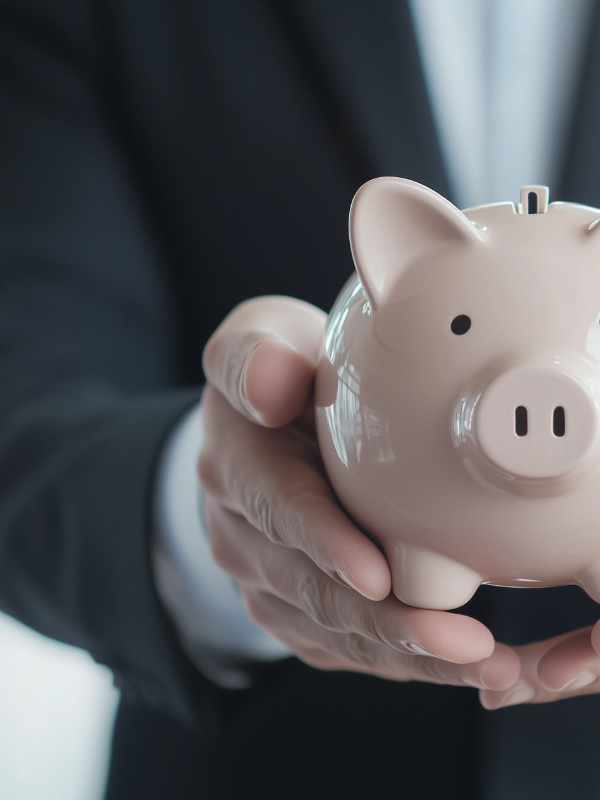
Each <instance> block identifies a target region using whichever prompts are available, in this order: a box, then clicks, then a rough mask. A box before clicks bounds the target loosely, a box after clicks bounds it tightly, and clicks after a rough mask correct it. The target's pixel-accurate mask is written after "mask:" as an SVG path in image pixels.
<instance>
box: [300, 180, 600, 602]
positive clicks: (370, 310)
mask: <svg viewBox="0 0 600 800" xmlns="http://www.w3.org/2000/svg"><path fill="white" fill-rule="evenodd" d="M521 201H522V202H521V203H520V204H519V205H518V206H516V207H515V205H514V204H513V203H511V202H505V203H495V204H492V205H485V206H478V207H476V208H470V209H467V210H466V211H459V210H458V208H456V207H455V206H453V205H452V204H451V203H450V202H449V201H447V200H446V199H444V198H443V197H441V196H440V195H438V194H436V193H435V192H433V191H432V190H430V189H428V188H426V187H424V186H421V185H420V184H417V183H414V182H412V181H408V180H403V179H400V178H379V179H376V180H373V181H370V182H369V183H367V184H365V185H364V186H363V187H362V188H361V189H360V190H359V191H358V193H357V194H356V197H355V198H354V201H353V204H352V209H351V212H350V240H351V247H352V253H353V257H354V262H355V265H356V272H357V274H356V275H354V277H352V278H351V279H350V280H349V281H348V283H347V284H346V286H345V287H344V288H343V290H342V292H341V294H340V295H339V297H338V299H337V301H336V303H335V305H334V307H333V309H332V311H331V313H330V315H329V318H328V321H327V325H326V330H325V334H324V338H323V342H322V345H321V352H320V355H319V362H318V367H317V377H316V383H315V406H316V420H317V431H318V437H319V444H320V447H321V452H322V456H323V460H324V463H325V468H326V470H327V473H328V476H329V478H330V481H331V484H332V486H333V488H334V490H335V492H336V494H337V496H338V498H339V499H340V501H341V503H342V504H343V506H344V507H345V509H346V510H347V511H348V513H349V514H350V516H351V517H352V518H353V519H354V520H355V522H356V523H357V525H358V526H359V527H360V528H361V529H362V530H364V531H365V532H366V533H367V534H368V535H369V536H371V537H372V538H373V540H374V541H376V542H377V543H378V545H379V546H380V547H381V548H382V550H383V551H384V553H385V555H386V557H387V560H388V562H389V564H390V568H391V572H392V581H393V591H394V594H395V595H396V596H397V597H398V598H399V599H400V600H402V601H403V602H405V603H408V604H410V605H413V606H420V607H423V608H437V609H450V608H455V607H457V606H460V605H462V604H463V603H465V602H466V601H467V600H468V599H469V598H470V597H471V595H472V594H473V593H474V592H475V590H476V589H477V587H478V586H479V585H480V584H482V583H487V584H495V585H498V586H512V587H543V586H556V585H560V584H579V585H580V586H582V587H583V588H584V589H585V590H586V591H587V593H588V594H589V595H590V596H591V597H592V598H593V599H594V600H596V601H598V602H600V435H599V413H600V210H598V209H594V208H590V207H586V206H582V205H575V204H572V203H552V204H551V205H548V189H547V188H546V187H542V186H529V187H525V188H524V189H523V190H522V191H521Z"/></svg>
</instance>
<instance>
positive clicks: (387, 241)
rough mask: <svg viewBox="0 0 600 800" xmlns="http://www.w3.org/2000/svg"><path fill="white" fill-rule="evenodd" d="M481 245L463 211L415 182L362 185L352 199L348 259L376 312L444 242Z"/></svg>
mask: <svg viewBox="0 0 600 800" xmlns="http://www.w3.org/2000/svg"><path fill="white" fill-rule="evenodd" d="M482 241H483V239H482V237H481V236H480V234H479V232H478V231H477V229H476V228H475V226H474V225H473V224H472V223H471V222H469V220H468V219H467V218H466V217H465V215H464V214H463V213H462V211H459V210H458V208H456V206H453V205H452V203H450V202H449V201H448V200H446V199H445V198H444V197H442V196H441V195H439V194H437V192H434V191H432V190H431V189H428V188H427V187H426V186H422V185H421V184H420V183H415V182H414V181H408V180H405V179H404V178H376V179H375V180H372V181H369V182H368V183H365V184H364V186H361V188H360V189H359V190H358V192H357V193H356V195H355V197H354V200H353V201H352V208H351V209H350V246H351V247H352V256H353V258H354V263H355V264H356V269H357V272H358V275H359V277H360V280H361V283H362V285H363V289H364V290H365V293H366V295H367V297H368V298H369V301H370V303H371V306H372V307H373V310H375V311H377V310H378V309H379V308H381V307H382V306H383V305H385V303H386V301H387V299H388V298H389V296H390V293H391V292H392V290H393V288H394V286H395V285H396V284H397V282H398V279H399V278H400V277H401V275H402V274H403V273H404V272H405V271H406V269H407V268H408V267H409V266H410V265H411V264H412V263H414V262H415V261H416V260H417V259H419V258H420V257H422V256H424V255H425V254H426V253H428V252H430V251H432V250H435V249H437V248H438V247H441V246H443V245H446V244H452V243H457V244H458V243H460V242H464V243H465V244H467V243H471V244H475V243H481V242H482Z"/></svg>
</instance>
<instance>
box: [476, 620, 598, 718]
mask: <svg viewBox="0 0 600 800" xmlns="http://www.w3.org/2000/svg"><path fill="white" fill-rule="evenodd" d="M591 631H592V629H591V628H585V629H583V630H579V631H575V632H573V633H568V634H564V635H562V636H557V637H555V638H553V639H549V640H547V641H544V642H534V643H533V644H530V645H526V646H525V647H517V648H515V651H516V653H517V655H518V656H519V659H520V662H521V675H520V678H519V680H518V682H517V683H516V684H515V685H514V686H513V687H512V688H511V689H510V691H508V692H489V691H484V692H481V694H480V699H481V702H482V704H483V706H484V707H485V708H488V709H496V708H502V707H505V706H509V705H517V704H520V703H551V702H553V701H555V700H562V699H563V698H567V697H575V696H577V695H581V694H595V693H596V692H598V691H599V689H600V681H599V680H598V676H600V657H599V656H598V654H597V653H596V651H595V650H594V648H593V647H592V640H591V635H590V634H591Z"/></svg>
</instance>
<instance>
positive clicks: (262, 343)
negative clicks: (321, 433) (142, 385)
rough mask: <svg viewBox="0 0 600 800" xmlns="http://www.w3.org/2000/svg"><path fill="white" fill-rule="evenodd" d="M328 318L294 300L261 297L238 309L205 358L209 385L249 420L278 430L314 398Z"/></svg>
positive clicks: (216, 335) (215, 336)
mask: <svg viewBox="0 0 600 800" xmlns="http://www.w3.org/2000/svg"><path fill="white" fill-rule="evenodd" d="M325 319H326V315H325V314H324V313H323V312H322V311H320V310H319V309H318V308H316V307H315V306H311V305H309V304H308V303H304V302H302V301H301V300H295V299H292V298H289V297H258V298H255V299H253V300H248V301H247V302H245V303H242V304H241V305H239V306H237V307H236V308H234V310H233V311H232V312H231V313H230V314H229V315H228V316H227V317H226V318H225V320H224V321H223V322H222V323H221V325H220V326H219V327H218V328H217V330H216V331H215V333H214V334H213V335H212V337H211V338H210V340H209V342H208V344H207V345H206V348H205V350H204V356H203V366H204V372H205V375H206V378H207V380H208V382H209V383H211V384H212V385H213V386H215V387H216V388H217V389H218V390H219V391H220V392H221V394H222V395H223V396H224V397H225V398H226V399H227V400H228V402H229V403H230V404H231V405H232V406H233V407H234V408H235V409H236V410H237V411H239V412H240V413H241V414H243V415H244V416H245V417H246V418H247V419H250V420H252V421H254V422H258V423H260V424H262V425H265V426H266V427H279V426H282V425H286V424H287V423H288V422H291V421H292V420H293V419H295V418H296V417H297V416H298V415H299V414H300V413H301V412H302V410H303V409H304V408H305V406H306V405H307V403H308V402H309V399H310V397H311V391H312V381H313V376H314V367H315V363H316V357H317V350H318V345H319V341H320V338H321V334H322V331H323V326H324V324H325Z"/></svg>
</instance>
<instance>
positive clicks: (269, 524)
mask: <svg viewBox="0 0 600 800" xmlns="http://www.w3.org/2000/svg"><path fill="white" fill-rule="evenodd" d="M245 506H246V507H247V508H249V509H250V515H249V516H250V520H249V521H250V522H251V523H252V524H253V525H254V526H255V527H256V528H258V529H259V530H261V531H262V532H263V533H264V535H265V536H266V537H267V538H268V539H269V540H270V541H272V542H274V543H275V544H281V543H282V538H281V536H280V535H279V532H278V525H277V520H276V516H277V515H276V512H275V509H274V503H273V500H272V497H271V493H270V492H269V491H268V489H267V487H266V486H264V485H263V486H258V487H253V491H252V494H251V495H250V497H249V498H247V501H246V503H245Z"/></svg>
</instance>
